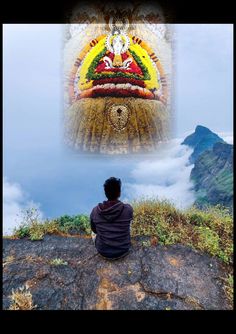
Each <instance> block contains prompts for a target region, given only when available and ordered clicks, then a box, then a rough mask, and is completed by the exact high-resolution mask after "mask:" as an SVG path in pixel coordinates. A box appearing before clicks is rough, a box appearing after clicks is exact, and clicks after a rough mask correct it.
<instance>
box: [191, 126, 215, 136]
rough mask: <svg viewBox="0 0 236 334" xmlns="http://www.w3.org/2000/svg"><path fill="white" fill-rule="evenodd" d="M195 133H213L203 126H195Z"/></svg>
mask: <svg viewBox="0 0 236 334" xmlns="http://www.w3.org/2000/svg"><path fill="white" fill-rule="evenodd" d="M195 133H198V134H200V133H201V134H208V133H213V132H212V131H211V130H210V129H208V128H207V127H205V126H203V125H197V126H196V129H195Z"/></svg>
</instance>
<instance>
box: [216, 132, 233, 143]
mask: <svg viewBox="0 0 236 334" xmlns="http://www.w3.org/2000/svg"><path fill="white" fill-rule="evenodd" d="M218 135H219V136H220V137H221V138H222V139H224V141H225V142H226V143H228V144H233V143H234V136H233V134H232V132H219V133H218Z"/></svg>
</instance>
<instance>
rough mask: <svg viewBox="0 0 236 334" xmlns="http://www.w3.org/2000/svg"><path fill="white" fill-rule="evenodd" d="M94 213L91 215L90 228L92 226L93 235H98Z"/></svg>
mask: <svg viewBox="0 0 236 334" xmlns="http://www.w3.org/2000/svg"><path fill="white" fill-rule="evenodd" d="M92 213H93V211H92V212H91V214H90V226H91V230H92V231H93V233H97V230H96V225H95V223H94V221H93V215H92Z"/></svg>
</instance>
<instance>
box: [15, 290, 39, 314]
mask: <svg viewBox="0 0 236 334" xmlns="http://www.w3.org/2000/svg"><path fill="white" fill-rule="evenodd" d="M10 299H11V305H10V307H9V310H33V309H35V308H36V307H37V305H34V304H33V300H32V294H31V292H30V291H29V290H28V287H26V286H23V287H20V288H18V289H16V290H12V294H11V296H10Z"/></svg>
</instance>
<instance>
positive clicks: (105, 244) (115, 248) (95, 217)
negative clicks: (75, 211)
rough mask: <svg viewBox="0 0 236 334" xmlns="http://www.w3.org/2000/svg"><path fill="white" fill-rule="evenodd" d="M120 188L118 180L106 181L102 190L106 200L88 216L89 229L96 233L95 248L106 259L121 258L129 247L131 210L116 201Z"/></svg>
mask: <svg viewBox="0 0 236 334" xmlns="http://www.w3.org/2000/svg"><path fill="white" fill-rule="evenodd" d="M120 187H121V181H120V180H119V179H115V178H110V179H108V180H106V182H105V184H104V190H105V194H106V196H107V198H108V200H107V201H104V202H103V203H99V204H98V205H97V206H96V207H95V208H93V210H92V212H91V214H90V222H91V229H92V231H93V232H94V233H96V239H95V247H96V249H97V251H98V252H99V253H100V254H101V255H103V256H105V257H107V258H117V257H121V256H122V255H124V254H126V253H127V252H128V251H129V248H130V246H131V240H130V223H131V220H132V219H133V208H132V207H131V205H129V204H125V203H123V202H121V201H119V200H118V198H119V197H120Z"/></svg>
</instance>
